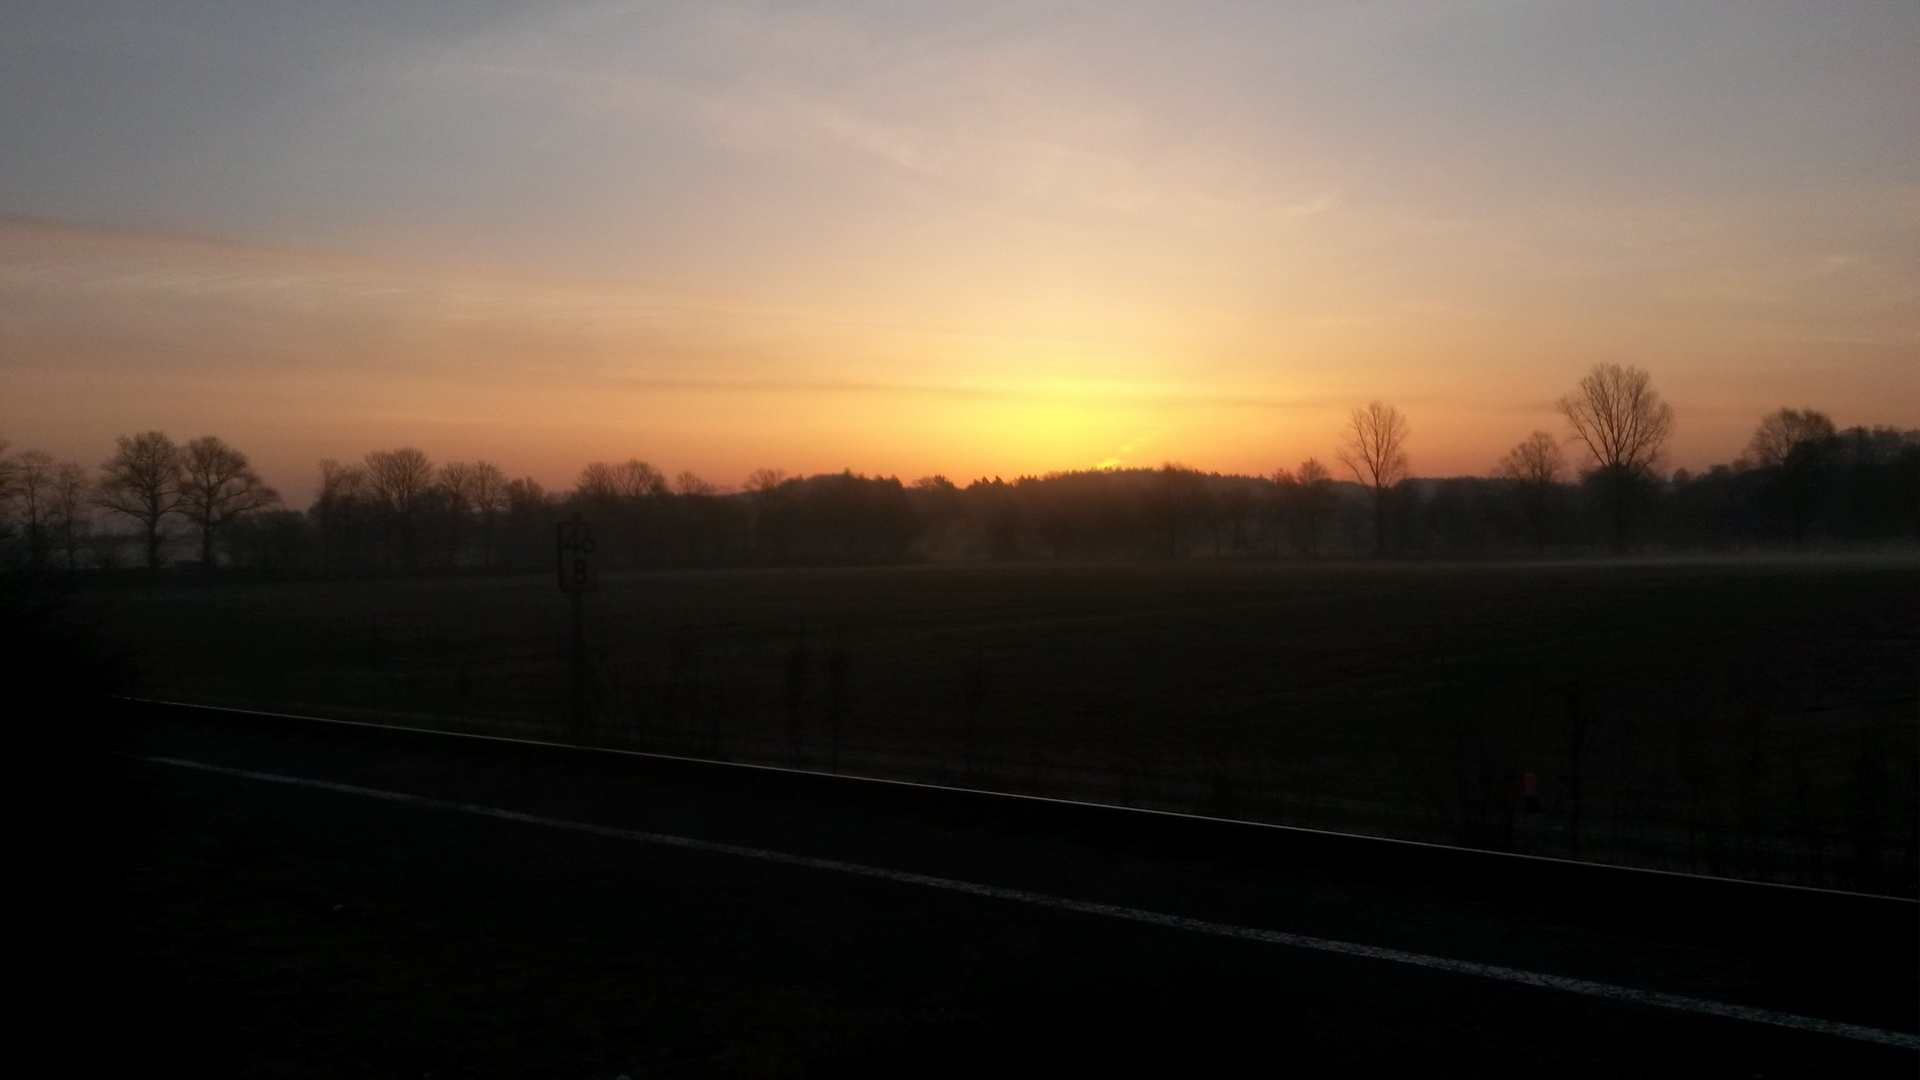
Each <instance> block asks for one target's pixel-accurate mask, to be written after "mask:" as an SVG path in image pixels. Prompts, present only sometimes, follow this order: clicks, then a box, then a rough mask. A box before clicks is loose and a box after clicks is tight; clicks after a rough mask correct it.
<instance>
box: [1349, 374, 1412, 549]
mask: <svg viewBox="0 0 1920 1080" xmlns="http://www.w3.org/2000/svg"><path fill="white" fill-rule="evenodd" d="M1407 433H1408V428H1407V418H1406V417H1404V416H1402V415H1400V410H1398V409H1396V408H1394V407H1393V406H1391V405H1387V404H1383V403H1381V402H1378V401H1375V402H1372V403H1370V404H1368V405H1367V407H1366V408H1364V409H1355V410H1353V415H1352V416H1350V417H1349V418H1348V420H1347V431H1346V434H1345V436H1344V437H1343V438H1342V440H1341V446H1340V461H1341V463H1342V464H1344V465H1346V467H1347V468H1349V469H1351V470H1353V475H1354V478H1355V479H1357V480H1359V481H1360V482H1361V483H1362V484H1366V485H1369V486H1371V487H1372V488H1373V542H1374V548H1375V550H1376V551H1379V552H1380V553H1382V554H1385V552H1386V550H1387V493H1388V492H1389V491H1392V490H1393V486H1394V485H1395V484H1397V483H1399V482H1400V481H1402V480H1404V479H1406V477H1407V452H1406V449H1405V447H1406V442H1407Z"/></svg>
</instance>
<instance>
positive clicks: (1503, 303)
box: [0, 0, 1920, 503]
mask: <svg viewBox="0 0 1920 1080" xmlns="http://www.w3.org/2000/svg"><path fill="white" fill-rule="evenodd" d="M1916 55H1920V5H1914V4H1904V3H1885V2H1871V3H1850V2H1845V0H1819V2H1808V3H1793V4H1781V3H1771V2H1766V0H1739V2H1731V3H1675V2H1658V3H1634V2H1618V3H1552V2H1523V0H1513V2H1499V0H1455V2H1448V0H1432V2H1420V3H1414V2H1399V0H1395V2H1369V0H1345V2H1327V3H1315V2H1299V3H1281V2H1261V3H1252V2H1248V3H1237V2H1221V3H1213V4H1206V5H1196V4H1176V3H1165V4H1149V3H1135V2H1129V0H1102V2H1097V3H1095V2H1088V3H1045V2H1026V3H1012V4H997V3H991V2H975V3H956V4H943V5H935V4H926V3H880V2H867V3H832V4H792V3H744V4H743V3H730V2H724V0H715V2H706V3H685V4H667V3H598V2H596V3H566V2H560V3H553V2H549V3H541V4H518V3H468V4H458V5H450V4H431V5H429V4H406V3H392V4H346V3H341V4H321V3H279V2H274V0H248V2H236V3H197V2H177V3H168V4H164V5H157V4H149V3H128V4H96V3H85V2H61V3H25V4H23V3H14V2H7V0H0V146H3V147H4V148H5V155H4V159H3V160H4V162H5V164H4V167H0V438H4V439H6V440H8V441H10V442H11V443H12V446H13V449H14V450H15V451H17V450H20V449H23V448H26V447H29V446H33V447H41V448H44V449H47V450H50V451H53V452H55V453H56V454H59V455H61V456H65V457H71V458H74V459H77V460H82V461H86V462H96V461H98V460H101V459H103V458H104V457H105V455H106V453H107V451H108V450H109V449H110V446H111V442H112V439H113V437H114V436H115V435H116V434H121V433H126V432H133V431H140V430H147V429H159V430H163V431H166V432H167V433H169V434H170V435H173V436H174V437H175V438H177V439H182V440H184V439H186V438H191V437H193V436H197V435H201V434H217V435H219V436H221V437H222V438H224V439H226V440H227V441H229V442H231V443H233V444H235V445H237V446H239V447H240V448H241V449H242V450H244V451H246V452H248V453H249V454H250V455H252V457H253V459H254V460H255V462H256V463H257V464H258V465H259V466H260V468H261V470H262V472H263V473H265V474H266V477H267V479H268V480H269V482H271V483H274V484H275V485H276V486H278V487H279V488H281V490H282V491H283V492H284V493H285V494H286V495H287V496H288V497H289V499H290V501H293V502H295V503H303V502H304V501H305V499H306V497H307V496H308V495H309V494H310V492H311V489H312V487H313V484H314V475H313V474H314V471H315V463H316V462H317V461H318V460H319V459H320V458H323V457H334V458H340V459H351V458H357V457H359V456H360V455H362V454H364V453H365V452H367V451H369V450H375V449H383V448H388V447H394V446H402V445H413V446H418V447H420V448H422V449H424V450H426V451H427V452H428V453H429V454H431V455H432V456H433V457H434V458H435V459H436V460H470V459H476V458H485V459H488V460H492V461H495V462H497V463H499V464H500V465H502V466H503V467H504V468H506V469H507V470H508V471H509V472H510V473H513V474H515V475H519V474H528V475H532V476H534V477H536V478H538V479H540V480H541V481H542V482H544V483H546V484H548V485H550V486H564V485H566V484H568V483H570V481H571V478H572V477H573V475H574V474H575V473H576V472H577V471H578V469H579V468H580V466H581V465H582V464H584V463H586V462H587V461H590V460H601V459H605V460H623V459H626V458H630V457H639V458H642V459H645V460H648V461H651V462H653V463H654V464H655V465H657V466H659V467H661V468H662V469H664V470H666V471H667V472H668V473H669V474H672V473H676V472H678V471H680V470H682V469H690V470H692V471H694V472H696V473H698V474H700V475H702V476H704V477H707V478H708V479H710V480H713V481H716V482H718V483H720V484H723V485H733V484H738V483H739V482H740V481H741V480H742V479H743V478H744V477H745V476H746V474H747V473H748V472H749V471H751V470H752V469H754V468H757V467H761V466H766V467H774V468H782V469H785V470H787V471H788V472H791V473H815V472H824V471H838V470H840V469H842V468H851V469H853V470H855V471H857V472H866V473H870V474H886V475H898V476H901V477H902V478H903V479H909V480H910V479H913V478H915V477H918V476H922V475H928V474H934V473H939V474H944V475H948V476H951V477H953V478H955V479H956V480H960V481H962V482H964V481H965V480H967V479H970V478H973V477H977V476H993V475H1003V476H1007V477H1009V478H1011V477H1013V476H1017V475H1022V474H1039V473H1045V472H1049V471H1055V470H1064V469H1076V468H1091V467H1112V466H1155V465H1158V464H1160V463H1161V462H1163V461H1178V462H1183V463H1185V464H1188V465H1190V466H1193V467H1197V468H1201V469H1205V470H1212V471H1220V472H1241V473H1270V472H1272V471H1273V470H1274V469H1275V468H1277V467H1280V466H1293V465H1296V464H1297V463H1298V462H1300V461H1301V460H1303V459H1305V458H1307V457H1309V456H1317V457H1319V458H1320V459H1321V460H1322V461H1327V462H1331V461H1332V458H1333V455H1334V451H1335V449H1336V447H1337V445H1338V440H1339V434H1340V430H1341V428H1342V425H1343V424H1344V423H1345V421H1346V417H1347V415H1348V412H1349V410H1350V409H1352V408H1353V407H1354V406H1357V405H1363V404H1365V403H1367V402H1368V401H1371V400H1375V399H1379V400H1383V401H1387V402H1389V403H1391V404H1393V405H1395V406H1396V407H1398V408H1399V409H1400V410H1401V411H1402V412H1403V413H1405V414H1406V415H1407V417H1408V418H1409V421H1410V425H1411V431H1412V435H1411V438H1410V440H1409V443H1408V450H1409V452H1410V454H1411V457H1412V463H1413V470H1414V472H1415V473H1417V474H1420V475H1428V476H1446V475H1470V474H1481V475H1484V474H1486V473H1487V472H1488V471H1489V470H1490V469H1491V467H1492V466H1493V463H1494V462H1495V461H1496V460H1497V459H1498V458H1499V457H1500V455H1501V454H1502V453H1503V452H1505V451H1506V450H1507V449H1508V448H1509V447H1511V446H1512V445H1513V444H1515V443H1517V442H1519V441H1521V440H1522V439H1524V438H1525V437H1526V436H1527V435H1528V433H1530V432H1531V431H1533V430H1535V429H1542V430H1547V431H1552V432H1554V433H1556V434H1558V435H1563V436H1564V435H1565V434H1566V429H1565V424H1564V421H1562V420H1561V419H1560V418H1559V416H1558V415H1557V413H1556V412H1555V409H1554V402H1555V401H1556V399H1557V398H1558V397H1559V396H1560V395H1562V394H1564V393H1566V392H1567V391H1568V390H1570V389H1571V388H1572V387H1573V385H1574V384H1575V383H1576V382H1577V381H1578V379H1579V378H1580V377H1581V375H1583V374H1584V373H1585V372H1586V371H1587V370H1588V369H1590V368H1591V367H1592V366H1593V365H1594V364H1596V363H1603V362H1612V363H1624V364H1632V365H1636V366H1640V367H1644V368H1646V369H1648V370H1649V371H1651V372H1652V373H1653V378H1654V385H1655V387H1656V388H1657V389H1658V390H1659V391H1660V392H1661V393H1662V394H1663V395H1664V396H1665V398H1666V399H1667V400H1668V401H1669V402H1671V403H1672V405H1673V406H1674V409H1675V412H1676V414H1677V426H1676V430H1675V434H1674V438H1673V441H1672V443H1671V445H1670V447H1669V449H1668V453H1667V455H1666V463H1667V465H1668V466H1669V467H1689V468H1696V469H1697V468H1699V467H1701V466H1703V465H1707V464H1710V463H1713V462H1723V461H1729V460H1732V459H1733V458H1734V457H1736V456H1737V455H1738V454H1739V453H1740V452H1741V450H1742V449H1743V447H1744V446H1745V444H1746V441H1747V439H1748V437H1749V436H1750V434H1751V432H1752V430H1753V428H1754V426H1755V424H1756V422H1757V421H1758V419H1759V417H1760V416H1761V415H1763V414H1764V413H1766V412H1768V411H1771V410H1773V409H1776V408H1779V407H1781V406H1783V405H1790V406H1795V407H1801V406H1811V407H1815V408H1819V409H1822V410H1825V411H1826V412H1828V413H1829V414H1830V415H1831V416H1832V417H1833V419H1834V420H1835V421H1836V422H1837V423H1839V424H1841V425H1842V426H1846V425H1852V424H1892V425H1896V426H1900V427H1920V108H1916V107H1915V102H1920V63H1915V62H1914V57H1915V56H1916Z"/></svg>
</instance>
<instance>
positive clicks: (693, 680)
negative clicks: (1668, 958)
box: [83, 558, 1920, 895]
mask: <svg viewBox="0 0 1920 1080" xmlns="http://www.w3.org/2000/svg"><path fill="white" fill-rule="evenodd" d="M83 606H84V607H86V608H87V609H89V610H90V611H97V612H99V613H100V615H101V617H102V618H103V620H104V625H105V626H107V627H108V628H109V629H110V632H111V633H113V634H115V635H117V636H119V637H121V638H122V639H123V640H124V641H125V642H127V643H128V645H129V646H130V647H131V649H132V650H133V653H134V655H135V656H136V657H137V658H138V663H139V669H140V680H141V683H142V686H143V688H144V689H145V690H146V691H148V692H151V693H154V694H157V695H162V696H170V697H176V698H179V699H185V700H195V701H202V702H208V703H218V704H232V705H242V706H250V707H259V708H277V709H287V710H296V711H307V712H313V713H317V714H323V715H336V716H356V717H362V716H376V717H381V718H388V719H392V720H394V721H396V722H407V723H421V724H432V725H439V726H451V727H472V728H486V729H489V730H500V731H511V732H524V733H545V734H549V735H551V734H559V733H563V732H565V730H566V725H567V721H568V715H569V700H570V695H569V672H570V664H569V661H568V652H567V646H568V640H569V638H568V634H569V625H570V624H569V617H568V609H567V605H566V602H565V598H564V597H562V596H561V595H560V594H559V593H558V592H557V591H556V590H555V588H554V585H553V582H552V580H551V578H550V577H548V576H544V575H542V576H535V577H517V578H499V577H493V578H437V579H407V580H380V581H308V582H266V583H244V582H226V583H215V584H202V583H188V582H173V583H161V584H155V585H141V586H114V587H104V586H103V587H97V588H94V589H92V590H91V591H89V592H87V593H86V594H84V596H83ZM586 629H587V636H588V641H589V646H590V654H591V675H590V678H591V694H590V705H591V710H592V713H591V720H592V722H591V726H590V728H588V729H587V730H586V731H585V732H584V733H582V734H583V736H584V737H586V738H590V739H592V740H595V741H599V742H604V743H607V744H611V745H623V746H640V747H646V748H652V749H659V750H667V751H674V752H682V753H692V754H699V755H703V756H715V757H724V758H732V759H741V760H753V761H764V762H775V763H796V764H801V765H804V766H807V767H814V768H829V769H838V770H840V771H846V772H857V773H865V774H872V775H884V776H894V777H905V778H913V779H924V780H933V781H940V782H957V783H965V784H969V785H974V786H985V787H994V788H1001V789H1006V790H1015V791H1029V792H1039V793H1047V794H1057V795H1066V796H1071V797H1079V798H1092V799H1099V800H1106V801H1119V802H1126V803H1132V804H1136V805H1145V806H1156V807H1167V808H1177V809H1184V810H1194V811H1201V812H1206V813H1217V814H1227V815H1233V816H1243V817H1250V818H1256V819H1261V820H1270V821H1277V822H1283V823H1288V824H1296V825H1307V826H1314V827H1324V828H1333V829H1343V830H1352V831H1361V832H1371V833H1378V834H1383V835H1392V836H1401V837H1408V838H1416V839H1426V840H1435V841H1440V842H1445V843H1459V844H1468V845H1473V846H1481V847H1490V848H1497V849H1507V850H1516V851H1526V852H1535V853H1541V854H1548V855H1557V856H1568V857H1575V858H1584V859H1596V860H1602V861H1614V862H1622V863H1629V864H1634V865H1642V866H1651V867H1661V868H1669V869H1682V870H1694V871H1700V872H1709V873H1719V874H1729V875H1736V876H1746V877H1755V878H1760V879H1766V880H1775V881H1783V882H1792V883H1798V884H1806V885H1817V886H1824V887H1836V888H1846V889H1858V890H1866V891H1875V892H1891V893H1898V894H1905V895H1913V894H1915V892H1916V876H1917V874H1920V871H1917V870H1916V860H1915V850H1916V847H1920V838H1917V837H1916V820H1920V804H1917V803H1916V790H1917V789H1920V779H1917V777H1916V763H1917V762H1920V748H1917V747H1916V729H1917V728H1920V724H1917V723H1916V718H1917V717H1920V567H1917V566H1915V565H1914V563H1913V562H1912V561H1911V560H1910V559H1908V560H1905V561H1899V560H1891V559H1866V558H1862V559H1841V560H1825V561H1814V560H1799V561H1795V560H1772V561H1741V560H1722V561H1676V562H1627V563H1566V564H1548V563H1535V564H1455V565H1438V564H1424V563H1406V564H1388V563H1377V564H1376V563H1326V564H1298V563H1234V562H1199V561H1196V562H1174V563H1157V564H1150V563H1127V564H1111V565H1087V564H1013V565H1000V564H994V565H928V566H907V567H878V568H846V569H809V570H733V571H713V572H683V573H660V574H637V575H630V576H612V577H609V578H607V579H604V580H603V582H602V591H601V592H599V593H596V594H594V595H591V596H589V597H587V603H586ZM1526 773H1533V774H1535V775H1536V777H1537V782H1538V787H1539V793H1540V812H1539V813H1537V814H1530V813H1527V812H1526V808H1525V806H1524V803H1523V799H1522V796H1521V791H1522V776H1523V774H1526Z"/></svg>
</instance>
